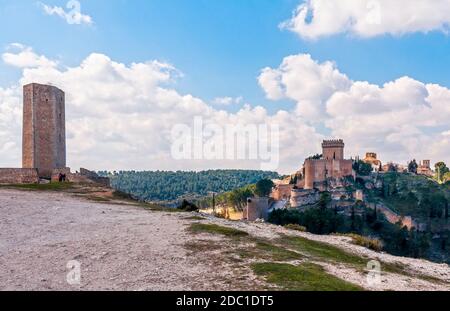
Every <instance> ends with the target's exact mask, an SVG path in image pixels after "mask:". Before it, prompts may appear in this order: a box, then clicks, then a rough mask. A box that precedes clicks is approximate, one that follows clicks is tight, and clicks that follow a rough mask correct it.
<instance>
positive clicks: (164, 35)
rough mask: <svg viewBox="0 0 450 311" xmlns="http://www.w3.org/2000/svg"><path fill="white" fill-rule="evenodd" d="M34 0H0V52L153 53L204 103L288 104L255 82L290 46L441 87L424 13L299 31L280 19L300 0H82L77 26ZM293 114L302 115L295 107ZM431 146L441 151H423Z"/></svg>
mask: <svg viewBox="0 0 450 311" xmlns="http://www.w3.org/2000/svg"><path fill="white" fill-rule="evenodd" d="M318 1H320V0H318ZM352 1H353V0H352ZM362 1H365V0H362ZM380 1H381V3H382V4H384V3H387V2H386V1H385V0H380ZM383 1H385V2H383ZM418 1H423V0H418ZM42 2H43V3H45V4H46V5H48V6H51V7H53V6H59V7H62V8H65V6H66V1H65V0H64V1H55V0H43V1H42ZM42 2H38V1H34V0H22V1H14V0H0V47H1V48H3V51H1V52H4V51H6V50H7V49H8V45H10V44H11V43H15V42H17V43H21V44H23V45H24V46H27V47H31V48H32V49H33V51H34V53H36V54H37V55H45V57H47V58H48V59H52V60H57V61H58V63H59V64H60V65H61V66H62V67H64V66H69V67H76V66H79V65H80V63H81V62H82V61H83V60H85V59H86V58H87V57H88V56H89V55H90V54H91V53H101V54H104V55H107V56H108V57H109V58H111V59H112V60H113V61H115V62H119V63H124V64H125V65H130V64H131V63H141V62H142V63H143V62H146V61H150V60H159V61H161V62H164V63H170V64H172V65H173V66H174V67H176V68H177V70H179V71H180V72H182V73H183V76H182V77H181V78H177V79H176V82H175V83H174V84H173V85H172V86H171V87H172V88H173V89H175V90H176V91H177V92H178V93H180V94H192V95H193V96H195V97H197V98H201V99H202V100H203V101H204V102H205V103H208V104H210V103H211V102H212V101H213V99H214V98H216V97H240V96H242V97H243V101H242V102H241V103H239V104H237V105H230V106H226V107H222V109H225V110H228V111H229V112H230V113H237V112H238V111H239V110H240V109H242V105H243V104H244V103H249V104H250V105H251V106H252V107H255V106H257V105H261V106H263V107H264V108H265V109H267V114H268V115H271V114H275V113H276V112H277V111H279V110H286V111H294V110H295V109H296V106H297V105H300V104H301V100H299V99H298V98H296V97H295V96H290V95H289V94H285V96H282V97H280V98H278V99H277V100H270V99H268V97H269V98H270V95H268V90H267V89H265V88H264V87H261V85H260V84H259V83H258V77H259V76H260V74H261V70H262V69H263V68H267V67H269V68H272V69H277V68H278V69H279V66H280V64H281V62H282V61H283V59H284V58H285V57H288V56H289V55H302V54H310V55H311V58H312V59H313V60H314V61H315V62H317V64H319V65H320V64H323V63H324V62H325V61H332V62H334V64H335V68H336V70H338V71H339V72H340V73H342V74H345V75H346V76H347V77H348V78H349V80H351V81H367V82H368V83H371V84H374V85H378V86H380V87H382V86H383V84H384V83H386V82H392V81H395V80H396V79H399V78H401V77H404V76H408V77H411V78H413V79H414V80H416V81H420V82H421V83H423V84H430V83H433V84H439V85H440V86H442V87H446V88H450V75H449V74H448V73H449V72H450V38H449V36H448V34H447V33H446V31H443V26H441V25H447V24H446V23H448V21H446V20H436V21H435V20H433V19H432V18H431V17H430V19H432V20H431V21H430V22H429V24H427V25H426V26H423V27H424V28H423V29H420V27H422V26H420V27H419V30H417V29H413V28H414V27H413V26H414V25H413V26H411V29H403V28H398V27H400V26H398V25H395V23H394V24H392V23H391V24H389V23H383V24H382V26H383V27H384V28H383V27H380V29H381V28H383V29H381V30H379V31H380V33H378V34H377V35H373V36H372V35H367V33H363V34H361V33H358V30H355V29H356V27H355V28H354V29H345V27H344V26H342V25H338V26H339V27H341V26H342V27H343V28H342V29H336V33H332V34H327V35H322V34H320V35H318V36H317V37H316V38H306V37H305V35H304V32H302V31H303V30H300V31H297V30H293V29H286V28H287V27H284V28H283V29H282V28H281V27H280V24H281V23H282V22H284V21H287V20H289V19H291V18H292V17H293V12H294V10H295V9H296V8H297V7H298V6H299V5H300V4H301V3H303V1H300V0H277V1H273V0H214V1H210V0H190V1H187V0H150V1H149V0H133V1H126V0H108V1H107V0H84V1H81V5H82V6H81V9H82V10H81V11H82V13H83V14H86V15H89V16H90V17H91V18H92V20H93V23H92V24H80V25H74V24H69V23H66V21H65V20H64V19H63V18H61V17H59V16H57V15H49V14H46V13H45V12H44V10H43V3H42ZM314 2H315V1H312V2H311V3H314ZM405 3H408V2H405ZM436 3H439V4H438V6H437V7H436V8H435V9H436V10H438V11H440V12H445V10H443V9H442V7H443V8H446V6H448V7H450V3H448V1H447V0H438V1H437V2H436ZM311 5H312V4H311ZM439 5H442V7H439ZM404 6H408V4H404ZM391 11H392V10H391ZM382 12H383V13H384V11H382ZM405 12H409V11H408V10H405ZM319 14H320V12H319V11H318V12H317V14H316V15H315V17H316V18H318V16H319ZM405 14H408V13H405ZM437 15H438V14H437ZM401 18H402V16H400V17H399V20H400V22H401ZM405 18H408V16H406V17H405ZM437 18H438V17H437ZM426 22H428V20H426ZM435 23H438V25H437V26H436V25H435ZM322 24H323V23H322ZM421 25H422V24H421ZM389 27H391V28H389ZM396 27H397V28H396ZM319 30H320V29H319ZM320 31H322V30H320ZM19 67H20V66H19ZM23 69H24V68H17V66H16V67H14V66H11V65H10V64H7V63H6V62H0V72H1V75H0V87H1V88H4V89H6V88H9V87H12V86H14V85H17V83H18V80H19V79H21V78H22V77H23V75H24V71H23ZM61 70H62V69H61ZM301 74H302V73H301V72H299V75H301ZM298 83H299V84H298V88H301V87H302V84H301V83H300V82H298ZM285 87H286V86H285ZM302 99H303V98H302ZM299 117H300V118H303V119H304V118H306V119H307V118H308V117H307V115H306V114H305V115H302V114H301V113H300V115H299ZM316 121H317V120H311V119H309V120H306V121H305V122H306V123H308V124H309V125H310V126H313V127H314V129H315V130H316V131H317V132H318V133H319V134H321V135H329V134H330V133H332V134H333V135H338V134H341V133H343V134H344V136H345V133H348V131H345V130H342V131H339V130H336V128H333V127H330V126H329V125H328V124H327V123H326V121H323V120H322V121H319V122H316ZM311 123H316V124H314V125H311ZM425 123H426V122H422V123H420V124H417V125H416V126H415V129H418V130H419V131H421V134H423V135H431V134H436V133H438V132H439V133H441V132H445V131H446V130H447V129H448V126H446V125H445V124H442V122H440V123H439V124H435V125H433V127H432V128H430V127H429V126H428V125H426V126H425V125H424V124H425ZM424 126H425V127H424ZM403 130H405V129H403ZM399 131H400V130H399ZM430 133H431V134H430ZM385 134H386V133H384V134H381V133H380V135H381V136H378V137H377V138H376V139H375V138H374V140H373V142H372V143H370V144H367V148H382V143H381V138H382V137H384V135H385ZM393 134H395V133H393ZM348 135H349V136H350V134H348ZM348 139H349V140H351V139H352V138H351V137H349V138H348ZM355 140H356V138H355ZM361 148H362V147H361ZM364 148H366V145H364ZM419 149H420V148H416V150H415V152H417V150H419ZM352 151H353V150H352ZM355 152H360V153H363V152H364V151H363V150H360V149H358V150H355ZM392 152H393V150H392ZM386 153H388V150H386ZM391 154H392V153H391ZM437 154H439V155H441V154H442V152H441V153H439V152H434V153H429V154H424V155H423V156H424V157H425V156H429V157H433V156H436V157H438V155H437ZM298 156H299V157H300V156H303V154H302V155H298ZM410 156H414V154H413V153H412V151H408V152H406V151H405V154H404V155H402V157H401V158H402V159H406V158H408V157H410ZM420 156H422V155H418V157H420ZM390 157H392V156H390ZM399 158H400V157H399ZM298 161H299V162H300V160H298Z"/></svg>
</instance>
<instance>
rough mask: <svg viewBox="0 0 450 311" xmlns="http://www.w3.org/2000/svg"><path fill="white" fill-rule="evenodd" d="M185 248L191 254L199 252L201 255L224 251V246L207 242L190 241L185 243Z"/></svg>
mask: <svg viewBox="0 0 450 311" xmlns="http://www.w3.org/2000/svg"><path fill="white" fill-rule="evenodd" d="M184 247H185V248H186V249H187V250H189V251H191V252H199V253H205V252H211V251H215V250H219V249H222V245H220V244H219V243H217V242H214V241H206V240H200V241H190V242H187V243H185V244H184Z"/></svg>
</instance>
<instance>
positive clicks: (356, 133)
mask: <svg viewBox="0 0 450 311" xmlns="http://www.w3.org/2000/svg"><path fill="white" fill-rule="evenodd" d="M77 4H80V7H79V10H78V5H77ZM449 25H450V0H436V1H427V0H415V1H408V0H399V1H388V0H340V1H333V0H308V1H302V0H277V1H273V0H214V1H209V0H189V1H186V0H150V1H148V0H133V1H126V0H108V1H107V0H82V1H80V2H77V1H66V0H64V1H56V0H42V1H34V0H22V1H13V0H0V55H1V58H0V167H18V166H20V162H21V122H22V121H21V120H22V119H21V118H22V117H21V113H22V94H21V87H22V85H23V84H26V83H30V82H39V83H51V84H53V85H55V86H58V87H60V88H61V89H63V90H64V91H65V92H66V110H67V115H66V120H67V152H68V165H69V166H71V167H73V168H77V167H81V166H82V167H86V166H88V168H91V169H96V170H101V169H108V170H120V169H124V170H125V169H134V170H158V169H159V170H178V169H179V170H201V169H211V168H252V169H253V168H259V167H260V164H261V163H260V162H261V161H255V160H254V159H248V160H246V159H240V160H238V159H235V160H231V159H229V160H226V159H222V158H220V157H217V158H215V159H204V158H203V159H194V160H191V159H184V160H183V159H182V160H180V159H175V158H174V156H173V152H171V147H172V145H173V141H172V138H173V137H171V131H172V130H173V128H174V126H175V125H177V124H192V122H193V120H194V119H195V118H196V117H197V118H198V117H201V118H202V119H203V120H204V121H205V122H206V123H213V124H216V125H219V126H222V127H225V126H226V125H229V124H266V125H274V124H276V125H278V126H279V127H280V130H279V134H280V135H279V158H280V159H279V164H278V166H277V167H276V170H277V171H279V172H282V173H289V172H293V171H295V170H297V169H299V168H300V167H301V165H302V163H303V160H304V158H305V157H307V156H309V155H311V154H315V153H318V152H320V142H321V140H322V139H327V138H342V139H344V140H345V142H346V155H347V156H348V157H350V156H355V155H361V156H363V155H364V154H365V152H369V151H373V152H377V153H378V154H379V157H380V158H381V159H382V160H383V161H385V162H386V161H395V162H399V163H406V162H407V161H409V160H411V159H413V158H415V159H417V160H422V159H431V160H432V162H433V163H434V162H437V161H446V162H450V122H449V120H450V75H449V74H448V72H450V40H449V39H450V38H449V30H450V27H449Z"/></svg>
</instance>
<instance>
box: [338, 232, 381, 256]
mask: <svg viewBox="0 0 450 311" xmlns="http://www.w3.org/2000/svg"><path fill="white" fill-rule="evenodd" d="M346 236H348V237H351V238H352V242H353V244H356V245H359V246H363V247H366V248H368V249H371V250H374V251H376V252H380V251H382V250H383V242H381V241H380V240H379V239H376V238H370V237H366V236H362V235H359V234H354V233H350V234H346Z"/></svg>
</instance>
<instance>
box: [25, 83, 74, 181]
mask: <svg viewBox="0 0 450 311" xmlns="http://www.w3.org/2000/svg"><path fill="white" fill-rule="evenodd" d="M22 166H23V168H36V169H37V170H38V173H39V177H40V178H50V177H51V175H52V171H53V169H55V168H65V167H66V123H65V94H64V92H63V91H61V90H60V89H58V88H56V87H54V86H50V85H42V84H37V83H32V84H28V85H25V86H24V87H23V143H22Z"/></svg>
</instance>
